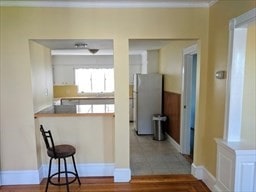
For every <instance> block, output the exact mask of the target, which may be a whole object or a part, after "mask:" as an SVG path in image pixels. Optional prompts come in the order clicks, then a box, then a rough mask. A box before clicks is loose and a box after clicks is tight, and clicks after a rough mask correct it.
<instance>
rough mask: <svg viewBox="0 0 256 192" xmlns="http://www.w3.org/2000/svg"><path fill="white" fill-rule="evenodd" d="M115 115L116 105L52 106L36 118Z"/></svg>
mask: <svg viewBox="0 0 256 192" xmlns="http://www.w3.org/2000/svg"><path fill="white" fill-rule="evenodd" d="M90 115H112V116H113V115H114V104H86V105H52V106H50V107H47V108H46V109H43V110H41V111H39V112H38V113H36V114H35V117H47V116H50V117H54V116H59V117H61V116H90Z"/></svg>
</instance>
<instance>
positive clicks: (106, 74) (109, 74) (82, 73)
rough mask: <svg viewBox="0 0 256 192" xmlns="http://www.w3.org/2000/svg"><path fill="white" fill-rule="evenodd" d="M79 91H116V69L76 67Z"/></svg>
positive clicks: (76, 80) (76, 81)
mask: <svg viewBox="0 0 256 192" xmlns="http://www.w3.org/2000/svg"><path fill="white" fill-rule="evenodd" d="M75 83H76V85H77V86H78V93H101V92H103V93H109V92H113V91H114V69H113V68H111V69H85V68H79V69H75Z"/></svg>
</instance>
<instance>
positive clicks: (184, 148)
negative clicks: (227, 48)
mask: <svg viewBox="0 0 256 192" xmlns="http://www.w3.org/2000/svg"><path fill="white" fill-rule="evenodd" d="M182 78H183V81H182V105H181V108H182V109H181V111H182V117H181V121H182V122H181V125H182V127H181V152H182V154H184V155H188V157H189V158H190V159H191V161H193V154H194V135H195V134H194V133H195V111H196V79H197V45H193V46H190V47H188V48H185V49H184V50H183V75H182Z"/></svg>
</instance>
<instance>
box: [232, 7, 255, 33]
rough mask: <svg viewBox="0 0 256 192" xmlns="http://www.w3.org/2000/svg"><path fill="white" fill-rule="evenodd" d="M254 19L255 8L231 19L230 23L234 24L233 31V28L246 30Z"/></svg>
mask: <svg viewBox="0 0 256 192" xmlns="http://www.w3.org/2000/svg"><path fill="white" fill-rule="evenodd" d="M255 19H256V8H254V9H252V10H250V11H248V12H246V13H244V14H242V15H240V16H238V17H236V18H234V19H232V20H231V21H230V22H231V23H232V22H234V25H233V29H235V28H243V27H245V28H247V26H248V24H249V23H251V22H253V21H255Z"/></svg>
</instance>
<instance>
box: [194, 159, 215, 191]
mask: <svg viewBox="0 0 256 192" xmlns="http://www.w3.org/2000/svg"><path fill="white" fill-rule="evenodd" d="M191 174H192V175H193V176H194V177H196V178H197V179H199V180H202V181H203V182H204V183H205V184H206V185H207V187H208V188H209V189H210V190H211V191H214V185H215V183H216V178H215V177H214V176H213V175H212V174H211V173H210V172H209V171H208V170H207V169H206V168H205V167H204V166H196V165H195V164H194V163H193V164H192V166H191Z"/></svg>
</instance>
